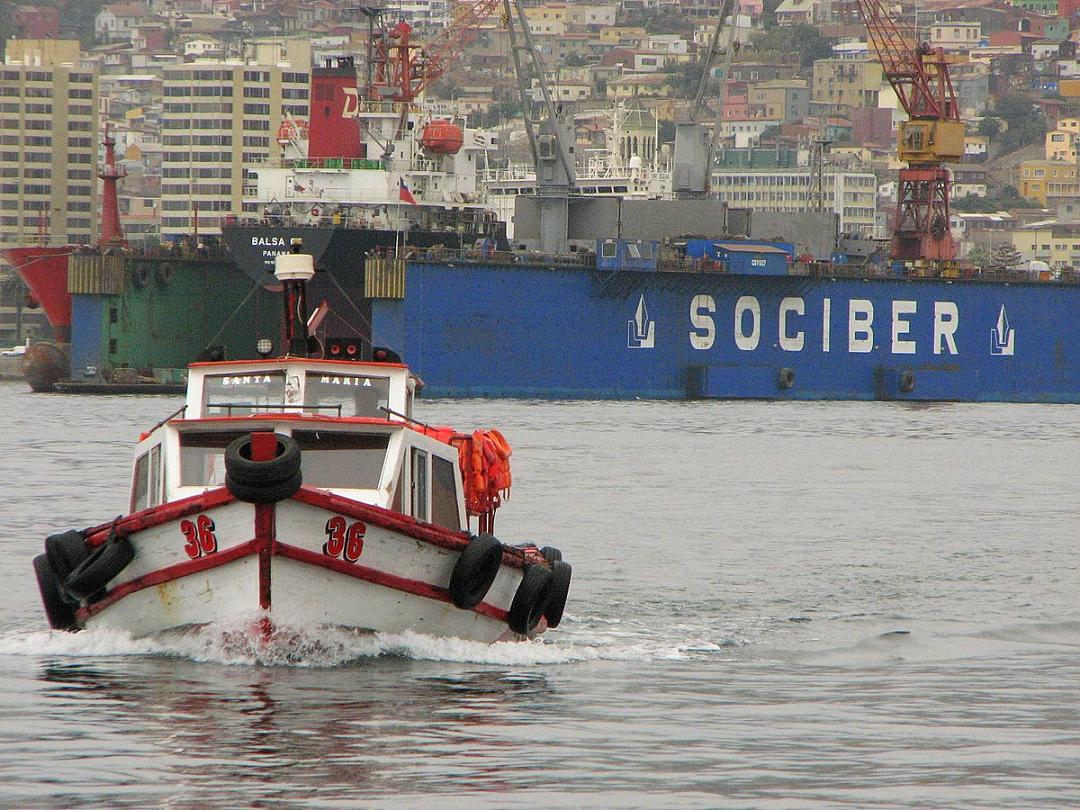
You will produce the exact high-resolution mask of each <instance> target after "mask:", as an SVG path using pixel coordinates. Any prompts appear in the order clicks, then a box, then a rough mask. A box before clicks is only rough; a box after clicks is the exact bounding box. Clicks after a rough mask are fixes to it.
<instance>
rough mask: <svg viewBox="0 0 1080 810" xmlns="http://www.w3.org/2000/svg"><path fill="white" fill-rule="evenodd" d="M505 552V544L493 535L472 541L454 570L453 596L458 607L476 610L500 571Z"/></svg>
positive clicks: (486, 535)
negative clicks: (503, 545)
mask: <svg viewBox="0 0 1080 810" xmlns="http://www.w3.org/2000/svg"><path fill="white" fill-rule="evenodd" d="M502 553H503V547H502V543H500V542H499V541H498V540H496V539H495V538H494V537H493V536H491V535H490V534H478V535H477V536H476V537H473V538H472V539H471V540H469V544H468V545H467V546H465V548H464V550H463V551H462V552H461V554H460V555H459V556H458V558H457V562H455V563H454V570H453V571H452V572H451V573H450V585H449V590H450V599H451V601H453V603H454V605H455V607H459V608H462V609H463V610H472V609H473V608H474V607H476V606H477V605H479V604H480V603H481V602H483V601H484V597H485V596H487V592H488V591H489V590H490V589H491V583H493V582H494V581H495V577H496V576H498V574H499V567H500V566H501V565H502Z"/></svg>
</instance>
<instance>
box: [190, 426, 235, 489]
mask: <svg viewBox="0 0 1080 810" xmlns="http://www.w3.org/2000/svg"><path fill="white" fill-rule="evenodd" d="M246 433H247V431H229V432H224V431H221V432H213V433H181V434H180V486H182V487H195V486H204V487H205V486H223V485H224V484H225V448H226V447H228V446H229V444H230V443H231V442H232V441H233V440H234V439H236V438H238V437H239V436H243V435H246Z"/></svg>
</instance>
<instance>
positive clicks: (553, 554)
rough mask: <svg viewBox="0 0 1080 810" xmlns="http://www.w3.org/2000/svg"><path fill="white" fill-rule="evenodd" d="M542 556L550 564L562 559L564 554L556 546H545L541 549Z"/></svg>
mask: <svg viewBox="0 0 1080 810" xmlns="http://www.w3.org/2000/svg"><path fill="white" fill-rule="evenodd" d="M540 556H541V557H543V558H544V559H545V560H547V561H548V562H549V563H551V562H555V561H556V560H561V559H562V552H561V551H559V550H558V549H557V548H555V546H544V547H543V548H542V549H540Z"/></svg>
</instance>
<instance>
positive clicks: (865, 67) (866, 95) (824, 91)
mask: <svg viewBox="0 0 1080 810" xmlns="http://www.w3.org/2000/svg"><path fill="white" fill-rule="evenodd" d="M883 80H884V74H883V73H882V71H881V63H880V62H878V61H877V60H876V59H869V58H866V57H863V58H855V59H850V58H839V59H837V58H830V59H818V60H817V61H816V62H814V87H813V94H812V95H811V97H810V100H811V101H815V102H817V103H819V104H831V105H834V106H837V105H838V106H842V107H876V106H878V93H879V92H880V91H881V89H882V83H883Z"/></svg>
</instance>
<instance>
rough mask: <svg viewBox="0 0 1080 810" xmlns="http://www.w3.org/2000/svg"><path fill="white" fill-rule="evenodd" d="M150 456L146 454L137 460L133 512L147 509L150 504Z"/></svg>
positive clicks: (132, 499)
mask: <svg viewBox="0 0 1080 810" xmlns="http://www.w3.org/2000/svg"><path fill="white" fill-rule="evenodd" d="M149 468H150V454H149V453H144V454H143V455H141V456H139V457H138V458H137V459H135V482H134V484H133V486H132V487H131V511H132V512H138V511H139V510H140V509H145V508H146V507H147V506H148V505H149V503H148V499H147V492H148V486H149V475H148V473H149Z"/></svg>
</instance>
